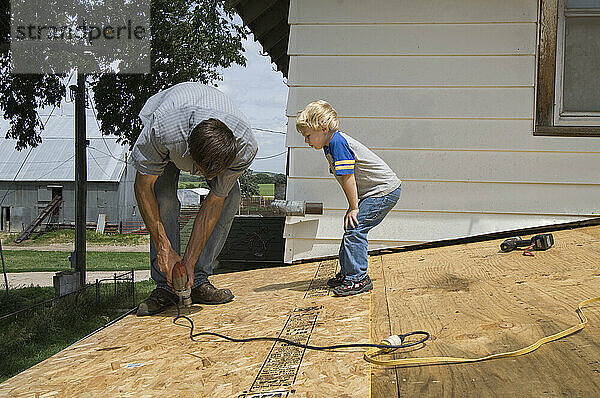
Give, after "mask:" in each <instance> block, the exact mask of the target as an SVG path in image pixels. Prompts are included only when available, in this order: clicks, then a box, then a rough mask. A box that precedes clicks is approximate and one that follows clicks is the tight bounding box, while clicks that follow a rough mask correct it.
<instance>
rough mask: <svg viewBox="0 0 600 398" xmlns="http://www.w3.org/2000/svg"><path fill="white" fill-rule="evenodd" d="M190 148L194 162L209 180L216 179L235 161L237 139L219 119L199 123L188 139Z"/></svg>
mask: <svg viewBox="0 0 600 398" xmlns="http://www.w3.org/2000/svg"><path fill="white" fill-rule="evenodd" d="M188 147H189V149H190V154H191V155H192V159H194V162H196V164H197V165H198V167H200V170H201V171H202V173H203V174H204V176H205V177H207V178H209V179H210V178H214V177H216V176H217V175H219V174H221V173H222V172H223V171H225V169H226V168H228V167H229V166H230V165H231V163H233V160H234V159H235V155H236V149H235V137H234V136H233V133H232V132H231V130H230V129H229V127H227V126H226V125H225V123H223V122H222V121H220V120H218V119H214V118H211V119H206V120H203V121H202V122H200V123H198V125H196V127H194V129H193V130H192V132H191V134H190V136H189V137H188Z"/></svg>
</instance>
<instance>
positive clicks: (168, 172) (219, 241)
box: [150, 162, 241, 292]
mask: <svg viewBox="0 0 600 398" xmlns="http://www.w3.org/2000/svg"><path fill="white" fill-rule="evenodd" d="M178 182H179V169H178V168H177V167H176V166H175V164H173V163H172V162H169V163H168V164H167V167H166V168H165V171H164V172H163V174H162V175H161V176H159V177H158V179H157V180H156V183H155V184H154V194H155V195H156V201H157V202H158V211H159V213H160V219H161V220H162V222H163V225H164V227H165V232H166V233H167V237H168V238H169V241H170V242H171V246H172V247H173V250H175V251H176V252H177V253H179V254H180V255H183V253H181V238H180V235H179V223H178V218H179V209H180V208H181V204H180V203H179V199H178V198H177V185H178ZM207 182H208V185H209V187H212V185H213V182H212V181H211V180H207ZM240 198H241V194H240V185H239V183H238V182H236V184H235V185H234V186H233V188H232V189H231V191H230V192H229V195H228V196H227V198H225V203H224V204H223V210H222V211H221V216H220V217H219V219H218V220H217V224H216V225H215V228H214V229H213V231H212V233H211V235H210V237H209V238H208V240H207V241H206V244H205V245H204V249H203V250H202V253H200V257H199V258H198V262H196V266H195V268H194V285H193V287H196V286H198V285H200V284H202V283H204V282H207V281H208V277H209V276H210V275H212V273H213V267H214V266H215V265H216V262H217V261H216V259H217V256H218V255H219V253H221V250H222V249H223V246H224V245H225V241H226V240H227V235H228V234H229V229H230V228H231V224H232V223H233V218H234V216H235V213H237V211H238V209H239V206H240ZM150 264H151V267H150V276H151V277H152V279H153V280H154V281H155V282H156V287H158V288H162V289H167V290H169V291H170V292H173V289H172V288H171V287H170V286H169V285H168V284H167V277H166V275H165V274H164V273H163V272H162V271H161V270H159V269H158V266H157V264H156V248H155V247H154V242H152V239H151V240H150Z"/></svg>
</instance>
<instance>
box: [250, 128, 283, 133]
mask: <svg viewBox="0 0 600 398" xmlns="http://www.w3.org/2000/svg"><path fill="white" fill-rule="evenodd" d="M252 130H257V131H262V132H265V133H273V134H283V135H285V134H286V133H285V131H277V130H269V129H262V128H259V127H252Z"/></svg>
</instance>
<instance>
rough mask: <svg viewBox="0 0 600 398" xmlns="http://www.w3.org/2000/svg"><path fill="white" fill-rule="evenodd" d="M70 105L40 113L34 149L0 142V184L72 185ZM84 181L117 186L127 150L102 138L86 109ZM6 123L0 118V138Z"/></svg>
mask: <svg viewBox="0 0 600 398" xmlns="http://www.w3.org/2000/svg"><path fill="white" fill-rule="evenodd" d="M71 109H72V104H68V103H63V106H61V108H57V109H56V110H55V111H54V112H50V111H46V110H41V111H40V118H41V119H42V121H43V122H44V129H43V131H42V143H41V144H40V145H38V146H37V147H35V148H25V149H23V150H21V151H17V150H16V149H15V144H16V140H12V139H0V181H74V180H75V118H74V116H73V112H72V111H71ZM86 112H87V119H86V136H87V139H88V140H89V145H88V147H87V180H88V181H90V182H119V180H120V179H121V175H122V174H123V171H124V169H125V166H126V160H127V153H128V147H127V146H123V145H121V144H120V143H118V142H117V139H116V138H115V137H107V136H104V137H103V136H102V134H101V133H100V130H99V126H98V123H97V121H96V117H95V115H94V113H93V111H92V110H91V109H87V110H86ZM9 128H10V122H9V121H8V120H5V119H4V118H2V117H0V134H1V135H2V136H5V135H6V132H7V131H8V129H9Z"/></svg>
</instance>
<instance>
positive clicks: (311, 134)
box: [302, 127, 331, 149]
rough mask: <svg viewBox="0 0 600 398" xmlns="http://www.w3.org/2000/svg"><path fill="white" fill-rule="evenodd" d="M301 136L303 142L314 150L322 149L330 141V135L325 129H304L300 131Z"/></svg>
mask: <svg viewBox="0 0 600 398" xmlns="http://www.w3.org/2000/svg"><path fill="white" fill-rule="evenodd" d="M302 135H303V136H304V142H306V143H307V144H308V145H309V146H311V147H312V148H315V149H323V147H324V146H326V145H328V144H329V141H330V140H331V135H330V134H329V130H327V128H326V127H321V128H320V129H317V130H313V129H311V128H305V129H303V130H302Z"/></svg>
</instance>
